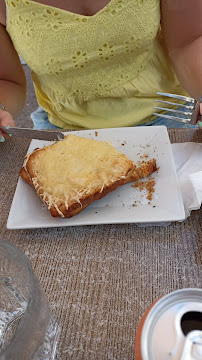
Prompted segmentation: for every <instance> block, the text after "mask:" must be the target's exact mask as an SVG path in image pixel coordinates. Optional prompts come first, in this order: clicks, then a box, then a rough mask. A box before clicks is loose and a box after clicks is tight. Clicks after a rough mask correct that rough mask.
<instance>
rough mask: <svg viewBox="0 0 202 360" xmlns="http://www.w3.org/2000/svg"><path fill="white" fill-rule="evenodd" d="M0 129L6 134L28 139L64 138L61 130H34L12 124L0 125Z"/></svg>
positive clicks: (52, 139)
mask: <svg viewBox="0 0 202 360" xmlns="http://www.w3.org/2000/svg"><path fill="white" fill-rule="evenodd" d="M0 130H2V131H3V132H5V133H7V134H11V135H14V136H18V137H22V138H28V139H39V140H48V141H58V140H62V139H64V134H63V133H62V132H61V131H47V130H34V129H29V128H18V127H13V126H0Z"/></svg>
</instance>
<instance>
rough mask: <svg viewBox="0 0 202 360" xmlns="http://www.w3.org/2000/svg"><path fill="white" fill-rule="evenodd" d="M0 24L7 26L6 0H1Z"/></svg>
mask: <svg viewBox="0 0 202 360" xmlns="http://www.w3.org/2000/svg"><path fill="white" fill-rule="evenodd" d="M0 24H2V25H4V26H6V4H5V0H0Z"/></svg>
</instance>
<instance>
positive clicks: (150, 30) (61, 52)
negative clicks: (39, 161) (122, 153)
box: [6, 0, 180, 128]
mask: <svg viewBox="0 0 202 360" xmlns="http://www.w3.org/2000/svg"><path fill="white" fill-rule="evenodd" d="M6 3H7V15H8V16H7V31H8V33H9V35H10V37H11V39H12V41H13V44H14V46H15V48H16V50H17V52H18V53H19V54H20V55H21V56H22V58H23V59H24V60H25V62H26V63H27V64H28V66H29V67H30V68H31V70H32V78H33V81H34V86H35V90H36V95H37V98H38V102H39V104H40V105H41V107H42V108H43V109H45V110H46V111H47V112H48V114H49V119H50V121H51V122H52V123H54V124H55V125H56V126H61V127H64V128H86V127H87V128H90V127H91V128H99V127H101V128H102V127H114V126H130V125H136V124H138V123H141V122H142V121H143V120H144V119H145V118H147V117H148V116H150V115H151V114H152V112H153V99H154V97H155V96H156V92H157V91H161V90H166V88H167V89H169V91H170V87H171V84H172V88H173V90H174V89H175V90H176V91H178V92H179V93H180V88H179V84H178V82H177V79H176V78H175V75H174V73H173V71H172V68H171V65H170V63H169V60H168V59H167V56H166V54H165V53H164V50H163V48H162V47H161V44H160V40H159V35H158V34H159V25H160V1H159V0H111V1H110V2H109V4H108V5H107V6H105V7H104V8H103V9H102V10H101V11H99V12H98V13H97V14H95V15H93V16H83V15H78V14H74V13H70V12H68V11H65V10H62V9H57V8H54V7H51V6H48V5H44V4H41V3H37V2H35V1H29V0H6ZM166 69H168V70H166ZM143 98H144V99H146V101H145V107H144V106H143V103H142V99H143ZM118 99H119V100H120V101H119V103H118ZM104 114H105V116H104Z"/></svg>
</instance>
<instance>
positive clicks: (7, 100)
mask: <svg viewBox="0 0 202 360" xmlns="http://www.w3.org/2000/svg"><path fill="white" fill-rule="evenodd" d="M25 99H26V77H25V74H24V71H23V68H22V65H21V63H20V60H19V56H18V54H17V52H16V50H15V48H14V46H13V43H12V41H11V39H10V37H9V35H8V33H7V31H6V7H5V1H4V0H0V103H2V104H3V105H4V106H5V108H6V111H4V110H2V108H1V106H0V125H4V126H6V125H10V126H14V125H15V122H14V120H13V118H14V117H15V116H16V115H18V114H19V112H20V111H21V110H22V108H23V106H24V103H25ZM3 135H4V136H5V137H8V135H6V134H3ZM0 138H1V139H0V141H2V140H3V139H4V138H2V132H1V131H0Z"/></svg>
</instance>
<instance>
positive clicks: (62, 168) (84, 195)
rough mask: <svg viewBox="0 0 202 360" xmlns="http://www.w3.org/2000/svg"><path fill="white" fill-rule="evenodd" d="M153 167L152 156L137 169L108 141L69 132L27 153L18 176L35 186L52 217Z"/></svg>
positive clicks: (69, 211)
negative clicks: (59, 138)
mask: <svg viewBox="0 0 202 360" xmlns="http://www.w3.org/2000/svg"><path fill="white" fill-rule="evenodd" d="M155 170H156V162H155V160H154V159H152V160H150V161H148V162H147V163H145V164H143V165H142V166H140V167H139V168H137V167H136V166H135V164H134V163H133V161H131V160H129V159H128V158H127V156H126V155H124V154H122V153H121V152H120V151H118V150H117V149H115V148H114V147H113V146H112V145H110V144H109V143H106V142H103V141H97V140H90V139H86V138H83V137H80V136H76V135H72V134H69V135H67V136H65V138H64V140H60V141H58V142H56V143H54V144H52V145H49V146H46V147H44V148H42V149H36V150H34V151H33V152H32V153H31V154H29V155H27V156H26V157H25V162H24V165H23V167H22V169H21V170H20V175H21V177H22V178H23V179H24V180H25V181H27V182H28V183H29V184H30V185H32V186H33V187H34V189H35V190H36V192H37V194H38V196H39V197H40V198H41V199H42V201H43V202H44V203H45V204H46V205H47V207H48V209H49V210H50V212H51V215H52V216H54V217H65V218H69V217H72V216H74V215H76V214H78V213H79V212H80V211H82V210H83V209H85V208H86V207H87V206H88V205H90V204H91V203H92V202H93V201H95V200H98V199H101V198H102V197H104V196H105V195H107V194H108V193H110V192H111V191H114V190H115V189H117V188H118V187H119V186H121V185H123V184H126V183H128V182H132V181H137V180H139V178H144V177H147V176H148V175H150V174H151V173H152V172H153V171H155Z"/></svg>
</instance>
